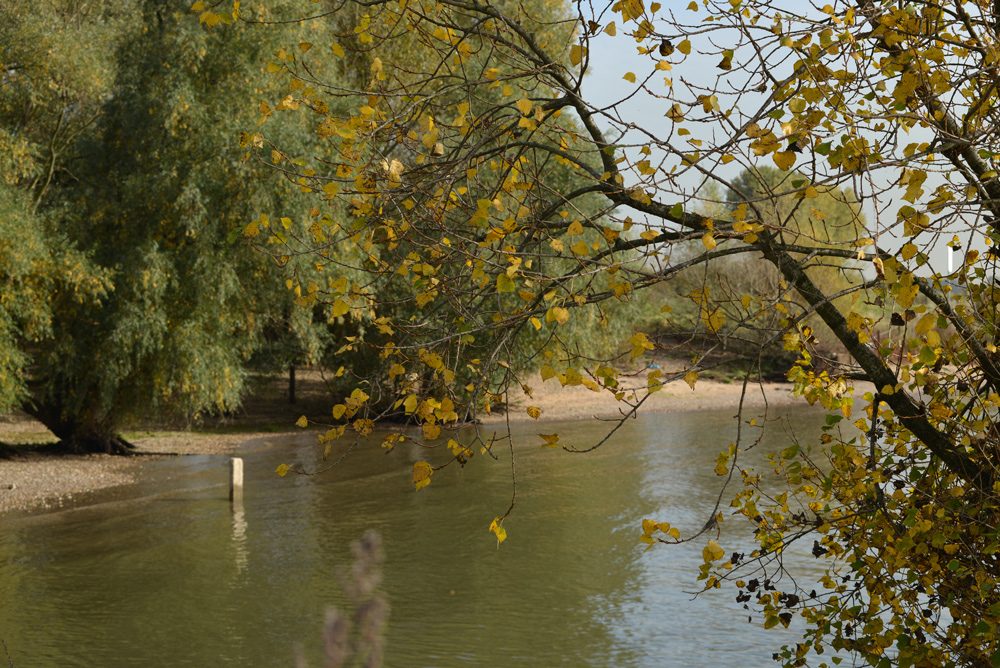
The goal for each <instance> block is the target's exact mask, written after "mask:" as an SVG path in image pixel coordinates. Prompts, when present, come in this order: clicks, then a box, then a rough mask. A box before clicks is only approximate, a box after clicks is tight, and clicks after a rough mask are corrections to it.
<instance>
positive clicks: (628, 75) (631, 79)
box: [622, 72, 635, 83]
mask: <svg viewBox="0 0 1000 668" xmlns="http://www.w3.org/2000/svg"><path fill="white" fill-rule="evenodd" d="M622 79H624V80H625V81H628V82H629V83H635V74H633V73H632V72H626V73H625V76H623V77H622Z"/></svg>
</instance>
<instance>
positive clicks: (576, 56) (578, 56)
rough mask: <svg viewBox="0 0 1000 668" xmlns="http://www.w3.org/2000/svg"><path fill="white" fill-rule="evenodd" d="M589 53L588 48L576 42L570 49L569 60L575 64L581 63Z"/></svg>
mask: <svg viewBox="0 0 1000 668" xmlns="http://www.w3.org/2000/svg"><path fill="white" fill-rule="evenodd" d="M586 55H587V50H586V49H585V48H583V47H582V46H580V45H579V44H574V45H573V46H571V47H570V49H569V61H570V62H571V63H573V64H574V65H579V64H580V62H581V61H583V58H584V56H586Z"/></svg>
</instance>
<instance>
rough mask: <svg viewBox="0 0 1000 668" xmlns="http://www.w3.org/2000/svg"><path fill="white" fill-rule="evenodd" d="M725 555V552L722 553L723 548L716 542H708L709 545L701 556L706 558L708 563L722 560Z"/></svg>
mask: <svg viewBox="0 0 1000 668" xmlns="http://www.w3.org/2000/svg"><path fill="white" fill-rule="evenodd" d="M723 555H725V552H723V551H722V548H721V547H719V544H718V543H716V542H715V541H714V540H710V541H708V545H707V546H706V547H705V549H704V550H702V551H701V556H702V557H704V559H705V561H706V562H709V561H715V560H716V559H721V558H722V557H723Z"/></svg>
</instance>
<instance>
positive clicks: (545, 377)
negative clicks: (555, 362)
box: [540, 364, 556, 382]
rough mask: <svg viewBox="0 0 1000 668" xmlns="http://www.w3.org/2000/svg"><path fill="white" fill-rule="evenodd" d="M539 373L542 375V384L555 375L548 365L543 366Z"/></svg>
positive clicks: (554, 371)
mask: <svg viewBox="0 0 1000 668" xmlns="http://www.w3.org/2000/svg"><path fill="white" fill-rule="evenodd" d="M540 373H541V374H542V381H543V382H544V381H546V380H548V379H549V378H552V377H554V376H555V375H556V370H555V369H553V368H552V367H550V366H549V365H548V364H546V365H545V366H543V367H542V369H541V372H540Z"/></svg>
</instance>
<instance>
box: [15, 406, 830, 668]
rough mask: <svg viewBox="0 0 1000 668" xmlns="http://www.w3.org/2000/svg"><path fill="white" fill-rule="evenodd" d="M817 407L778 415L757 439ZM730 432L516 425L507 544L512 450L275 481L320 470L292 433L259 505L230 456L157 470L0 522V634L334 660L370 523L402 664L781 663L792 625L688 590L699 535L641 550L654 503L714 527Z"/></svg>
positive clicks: (770, 437) (264, 658) (367, 454)
mask: <svg viewBox="0 0 1000 668" xmlns="http://www.w3.org/2000/svg"><path fill="white" fill-rule="evenodd" d="M820 420H821V416H818V415H817V414H816V413H812V412H808V411H805V412H803V413H800V414H798V415H793V416H791V417H789V418H786V419H785V420H783V421H782V422H780V423H773V424H772V425H770V426H769V429H768V432H767V438H766V439H765V441H764V442H763V443H762V444H761V445H759V446H758V447H757V449H764V448H771V449H773V448H774V447H776V446H782V447H783V446H784V445H786V444H787V442H788V436H787V435H786V434H785V428H787V427H789V426H791V427H794V428H796V429H799V430H801V431H803V432H805V431H806V430H808V429H815V428H816V425H818V424H819V422H820ZM734 429H735V427H734V422H733V421H732V419H731V411H726V412H720V413H713V412H702V413H686V414H670V415H666V414H665V415H649V416H645V417H644V418H643V419H641V420H638V421H632V422H629V423H628V424H627V425H626V426H625V427H623V428H622V429H621V430H619V431H618V432H617V433H616V434H615V436H614V438H613V440H612V441H610V442H609V443H607V444H605V445H604V446H603V447H601V448H600V449H598V450H597V451H595V452H592V453H589V454H587V455H573V454H569V453H566V452H562V451H558V450H552V449H544V450H543V449H541V448H539V447H537V445H538V444H540V443H541V442H542V441H541V439H540V438H538V436H537V434H538V433H539V432H544V433H551V432H554V431H558V432H559V434H560V437H561V440H562V441H563V442H566V443H573V444H577V445H580V446H587V445H591V444H593V443H594V442H595V441H596V439H597V436H598V435H599V434H600V432H601V425H600V423H594V422H575V423H573V422H570V423H562V424H552V423H544V424H531V425H518V426H516V427H515V433H514V436H515V446H514V453H515V455H516V456H515V467H516V473H517V477H516V480H517V496H516V508H515V510H514V513H513V514H512V516H511V517H510V518H509V519H508V520H507V521H506V522H505V527H506V529H507V532H508V536H509V538H508V540H507V541H506V542H505V543H504V544H503V546H502V547H501V548H500V549H497V544H496V541H495V540H494V539H493V538H492V537H491V536H490V535H489V534H488V527H489V524H490V521H491V520H492V519H493V517H494V516H496V515H501V514H503V512H504V511H505V510H506V508H507V505H508V504H509V503H510V498H511V493H512V487H511V461H510V458H511V455H510V451H509V449H506V446H504V447H498V449H497V453H498V456H499V461H492V460H489V459H488V458H487V457H484V456H479V455H477V456H476V457H474V458H473V459H472V461H471V462H470V463H469V465H467V466H466V467H465V468H464V469H459V468H457V467H455V466H451V467H448V468H446V469H444V470H442V471H439V472H437V473H435V475H434V478H433V483H432V484H431V486H430V487H428V488H426V489H424V490H421V491H420V492H414V491H413V485H412V483H411V482H410V471H411V470H412V466H413V462H414V461H416V460H418V459H422V458H424V456H425V455H424V454H422V453H420V452H418V451H417V450H416V449H411V448H403V447H400V448H397V450H396V451H394V452H393V453H391V454H388V455H386V454H384V453H383V452H382V451H381V450H380V448H379V447H378V445H377V443H374V444H372V445H371V446H369V447H365V448H361V449H358V450H356V451H355V452H352V453H351V454H350V456H348V457H347V458H346V459H345V460H344V461H343V462H342V463H341V464H340V465H339V466H338V467H337V468H335V469H334V470H332V471H330V472H328V473H325V474H323V475H319V476H312V477H307V476H294V475H290V476H289V477H287V478H279V477H277V476H276V475H274V469H275V467H276V466H277V465H278V464H280V463H282V462H287V463H290V464H292V463H294V464H297V465H303V466H307V467H314V466H316V465H317V462H316V459H317V454H318V453H317V448H316V446H315V438H314V437H313V436H310V435H302V436H296V437H281V438H275V439H272V440H271V441H268V442H266V443H257V444H253V445H248V447H247V450H246V452H244V453H243V456H244V460H245V467H246V476H247V489H246V496H245V501H244V504H243V508H242V512H239V511H237V512H234V511H233V508H232V507H231V505H230V503H229V500H228V487H227V476H228V463H227V462H228V460H227V458H225V457H183V458H171V459H164V460H158V461H155V462H150V463H149V465H148V468H147V472H146V474H145V475H144V478H143V481H142V482H141V484H140V485H138V486H136V487H134V488H130V489H126V490H123V491H122V492H121V493H120V498H115V499H111V500H109V501H107V502H105V503H101V504H98V505H94V506H89V507H83V508H77V509H71V510H68V511H62V512H58V513H51V514H47V515H41V516H35V517H25V518H6V519H4V518H0V602H2V604H0V637H2V638H3V639H4V640H5V641H6V643H7V646H8V648H9V650H10V654H11V657H12V658H13V659H14V661H15V665H16V666H18V668H22V667H25V668H27V667H34V668H43V667H47V666H60V667H65V666H105V667H109V668H110V667H115V666H154V665H162V666H215V665H239V666H291V664H292V661H291V656H292V647H293V646H294V645H296V644H298V645H300V646H302V647H303V649H304V651H305V654H306V655H307V656H308V657H311V663H312V665H314V666H318V665H321V664H320V662H319V660H318V651H317V650H316V648H317V646H318V633H319V626H320V623H321V621H322V617H323V611H324V610H325V608H326V607H327V606H328V605H330V604H336V603H337V602H339V601H341V600H342V595H341V593H340V590H339V586H338V582H337V579H336V576H335V572H336V570H337V569H338V568H344V567H345V566H346V565H347V564H348V560H349V556H348V555H349V549H348V546H349V544H350V542H351V541H352V540H356V539H357V538H359V537H360V536H361V535H362V534H363V533H364V532H365V531H366V530H367V529H369V528H372V529H377V530H378V531H379V532H381V534H382V536H383V540H384V545H385V549H386V554H387V562H386V565H385V568H384V576H385V586H384V589H385V592H386V594H387V596H388V598H389V601H390V604H391V606H392V613H391V616H390V627H389V631H388V636H387V638H388V649H387V660H386V665H387V666H391V667H408V666H414V667H431V666H440V667H442V668H443V667H451V666H498V667H499V666H513V665H523V666H636V667H638V666H684V665H688V666H704V667H706V668H708V667H711V668H714V667H716V666H740V667H743V668H751V667H754V666H770V665H774V664H773V662H772V661H771V654H772V652H774V651H775V650H776V649H777V648H779V647H780V646H781V645H782V644H783V643H785V642H790V641H792V642H793V641H794V639H795V635H794V633H791V632H789V631H780V632H775V631H767V632H765V631H763V629H762V628H761V626H760V625H759V624H757V623H756V621H757V620H755V623H753V624H748V623H747V613H746V612H745V611H742V610H741V609H740V607H739V606H738V605H737V604H736V603H735V602H733V600H732V592H723V593H721V594H713V595H711V596H702V597H699V598H697V599H695V600H691V599H692V596H691V595H690V594H689V593H688V592H691V591H693V590H695V589H696V588H697V587H696V583H695V576H696V575H697V566H698V564H699V563H700V553H701V548H702V547H703V546H704V543H703V542H698V543H697V544H694V543H692V544H691V545H690V546H683V547H676V548H667V547H660V548H658V549H654V550H651V551H649V552H644V551H643V549H642V547H643V546H642V545H641V544H640V543H639V542H638V540H637V539H638V536H639V534H640V529H639V522H640V520H641V519H642V518H643V517H653V518H656V519H658V520H661V521H663V520H666V521H670V522H671V523H673V524H674V525H677V526H679V527H680V528H681V530H682V532H684V533H685V534H690V533H691V532H692V531H693V530H696V529H697V528H699V527H701V526H702V525H703V524H704V522H705V520H706V519H707V518H708V516H709V513H710V510H711V508H712V506H713V504H714V503H715V500H716V497H717V496H718V493H719V489H720V485H721V482H722V479H721V478H719V477H717V476H716V475H715V474H714V473H712V469H713V467H714V461H713V460H714V458H715V456H716V454H717V453H718V452H719V450H721V449H724V448H725V446H726V445H727V444H728V442H729V441H730V440H731V439H732V438H733V436H734V433H735V431H734ZM756 433H758V432H756V431H754V432H751V433H750V434H749V435H750V436H751V437H754V436H755V435H756ZM745 438H746V435H745ZM431 458H433V457H431ZM727 539H728V544H727ZM736 540H737V538H736V537H735V536H723V540H722V542H723V546H724V547H730V546H731V545H732V544H734V542H735V541H736ZM802 568H803V569H805V570H806V571H809V570H812V569H815V568H816V565H815V564H813V563H810V561H809V560H803V564H802ZM0 663H3V661H0Z"/></svg>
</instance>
